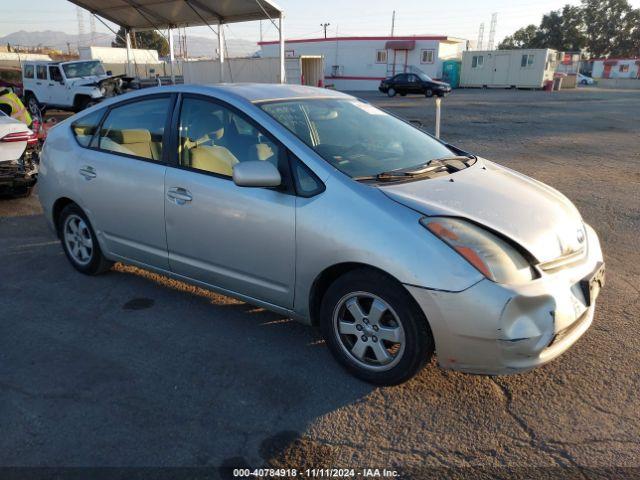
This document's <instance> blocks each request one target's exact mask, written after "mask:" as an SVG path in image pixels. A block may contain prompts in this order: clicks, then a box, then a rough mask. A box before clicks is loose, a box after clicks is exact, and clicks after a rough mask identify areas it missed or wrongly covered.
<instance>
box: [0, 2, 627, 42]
mask: <svg viewBox="0 0 640 480" xmlns="http://www.w3.org/2000/svg"><path fill="white" fill-rule="evenodd" d="M1 3H6V4H9V3H10V4H11V7H10V8H7V7H8V5H5V8H3V9H2V16H1V17H0V36H4V35H7V34H9V33H12V32H15V31H18V30H26V31H36V30H58V31H64V32H67V33H77V32H78V24H77V20H76V7H75V5H73V4H71V3H70V2H68V1H67V0H28V1H25V2H17V1H15V0H2V2H1ZM276 3H277V4H278V5H279V6H280V7H282V8H283V9H284V11H285V15H286V17H285V25H284V30H285V37H286V38H313V37H319V36H322V35H323V30H322V27H321V26H320V24H321V23H325V22H328V23H330V25H329V27H328V29H327V35H329V36H335V35H336V34H337V35H338V36H345V35H389V34H390V32H391V16H392V11H393V10H394V9H395V10H396V28H395V34H396V35H414V34H415V35H418V34H442V35H449V36H452V37H460V38H465V39H468V40H472V41H475V40H476V39H477V37H478V28H479V26H480V23H481V22H484V24H485V33H484V41H485V43H486V42H487V39H488V37H489V24H490V22H491V15H492V13H494V12H495V13H497V14H498V21H497V28H496V36H495V38H496V44H497V43H498V42H499V41H500V40H501V39H502V38H504V37H505V36H507V35H510V34H512V33H513V32H514V31H515V30H517V29H518V28H520V27H522V26H525V25H528V24H530V23H534V24H536V25H537V24H539V23H540V19H541V18H542V15H543V14H545V13H547V12H549V11H551V10H557V9H560V8H562V6H563V5H564V4H565V3H571V4H579V1H572V0H569V1H567V0H556V1H553V0H480V1H479V0H447V1H445V2H437V1H430V2H427V1H425V0H393V1H392V2H389V1H386V0H319V1H309V0H276ZM629 3H631V5H633V6H634V7H635V8H640V0H630V2H629ZM87 15H88V14H87ZM84 23H85V30H87V31H88V30H89V20H88V16H85V21H84ZM96 30H97V31H98V32H99V33H105V34H106V33H109V30H108V29H107V28H106V27H104V26H103V25H101V24H100V23H99V22H96ZM259 31H260V27H259V24H258V22H250V23H246V24H231V25H229V27H228V30H227V38H240V39H246V40H252V41H257V40H258V39H259V35H260V34H259ZM189 35H194V36H195V35H198V36H207V37H213V32H211V30H209V29H207V28H206V27H194V28H189V29H187V36H189ZM263 38H264V39H265V40H270V39H276V38H277V33H276V30H275V28H274V27H273V26H272V25H270V23H269V22H267V21H265V22H263Z"/></svg>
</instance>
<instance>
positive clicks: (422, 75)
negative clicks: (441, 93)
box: [417, 72, 433, 82]
mask: <svg viewBox="0 0 640 480" xmlns="http://www.w3.org/2000/svg"><path fill="white" fill-rule="evenodd" d="M417 75H418V77H420V80H424V81H425V82H432V81H433V80H431V77H430V76H429V75H427V74H426V73H422V72H419V73H418V74H417Z"/></svg>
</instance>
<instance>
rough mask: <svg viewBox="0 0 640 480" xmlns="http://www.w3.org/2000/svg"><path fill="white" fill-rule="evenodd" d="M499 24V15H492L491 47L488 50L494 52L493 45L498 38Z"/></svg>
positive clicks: (490, 28) (490, 29)
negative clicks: (497, 26)
mask: <svg viewBox="0 0 640 480" xmlns="http://www.w3.org/2000/svg"><path fill="white" fill-rule="evenodd" d="M497 23H498V14H497V13H494V14H492V15H491V24H490V27H489V45H488V48H487V50H493V43H494V41H495V38H496V24H497Z"/></svg>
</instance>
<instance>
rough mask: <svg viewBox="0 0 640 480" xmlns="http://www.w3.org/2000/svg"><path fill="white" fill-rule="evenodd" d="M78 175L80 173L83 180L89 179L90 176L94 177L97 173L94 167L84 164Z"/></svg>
mask: <svg viewBox="0 0 640 480" xmlns="http://www.w3.org/2000/svg"><path fill="white" fill-rule="evenodd" d="M79 173H80V175H82V176H83V177H84V178H85V180H91V179H92V178H96V176H97V175H98V174H97V173H96V169H95V168H93V167H92V166H91V165H86V166H84V167H82V168H81V169H80V170H79Z"/></svg>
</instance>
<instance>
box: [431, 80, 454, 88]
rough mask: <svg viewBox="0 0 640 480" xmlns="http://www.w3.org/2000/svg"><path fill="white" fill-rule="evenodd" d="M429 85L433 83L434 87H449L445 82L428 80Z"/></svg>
mask: <svg viewBox="0 0 640 480" xmlns="http://www.w3.org/2000/svg"><path fill="white" fill-rule="evenodd" d="M429 83H433V84H434V85H444V86H445V87H449V86H450V85H449V84H448V83H447V82H441V81H440V80H434V79H431V80H429Z"/></svg>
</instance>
